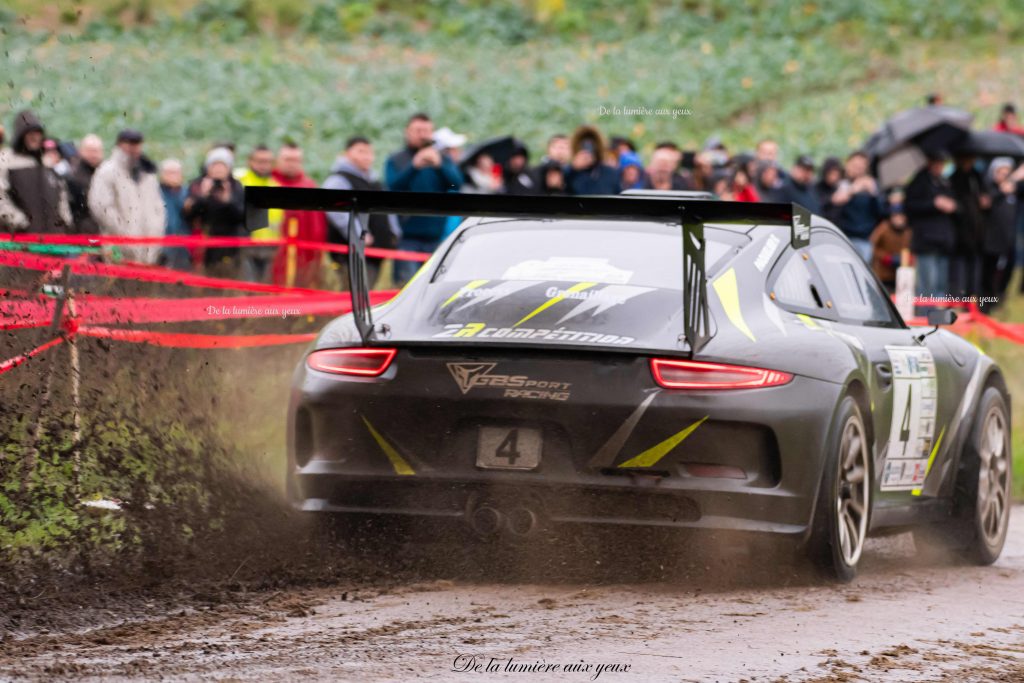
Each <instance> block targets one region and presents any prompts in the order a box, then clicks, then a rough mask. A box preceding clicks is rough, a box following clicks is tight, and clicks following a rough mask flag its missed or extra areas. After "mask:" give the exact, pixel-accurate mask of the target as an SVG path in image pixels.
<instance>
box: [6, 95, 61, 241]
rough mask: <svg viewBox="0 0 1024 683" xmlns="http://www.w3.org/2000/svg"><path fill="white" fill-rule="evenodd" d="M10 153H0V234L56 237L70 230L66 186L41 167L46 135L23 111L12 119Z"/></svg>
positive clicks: (32, 118) (44, 167)
mask: <svg viewBox="0 0 1024 683" xmlns="http://www.w3.org/2000/svg"><path fill="white" fill-rule="evenodd" d="M12 132H13V134H14V136H13V138H12V139H11V149H10V150H2V151H0V230H3V231H6V232H35V233H60V232H64V231H66V230H68V229H70V228H71V225H72V216H71V208H70V205H69V203H68V191H67V186H66V185H65V184H64V180H63V179H62V178H61V177H60V176H58V175H57V174H56V173H55V172H54V171H53V169H51V168H48V167H47V166H46V165H45V164H44V163H43V142H44V141H45V139H46V131H45V130H44V128H43V124H42V123H41V122H40V121H39V119H38V118H37V117H36V115H35V114H34V113H33V112H31V111H29V110H25V111H22V112H19V113H18V115H17V116H16V117H15V118H14V125H13V126H12Z"/></svg>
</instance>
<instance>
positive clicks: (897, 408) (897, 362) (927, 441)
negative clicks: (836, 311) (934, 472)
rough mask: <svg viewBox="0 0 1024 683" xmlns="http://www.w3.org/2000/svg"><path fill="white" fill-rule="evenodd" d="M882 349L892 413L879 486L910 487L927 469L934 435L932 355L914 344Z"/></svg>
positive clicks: (935, 395)
mask: <svg viewBox="0 0 1024 683" xmlns="http://www.w3.org/2000/svg"><path fill="white" fill-rule="evenodd" d="M885 350H886V353H888V354H889V361H890V363H891V364H892V377H893V379H892V413H893V414H892V422H891V426H890V429H889V446H888V448H887V450H886V458H885V467H884V469H883V470H882V486H881V488H882V490H883V491H905V490H912V489H914V488H917V487H919V486H920V485H921V484H922V483H923V482H924V478H925V475H926V474H927V473H928V460H929V456H930V453H931V448H932V442H933V439H934V435H935V416H936V408H937V405H936V404H937V401H938V384H937V380H936V374H935V359H934V358H932V352H931V351H929V350H928V349H925V348H921V347H917V346H887V347H886V348H885Z"/></svg>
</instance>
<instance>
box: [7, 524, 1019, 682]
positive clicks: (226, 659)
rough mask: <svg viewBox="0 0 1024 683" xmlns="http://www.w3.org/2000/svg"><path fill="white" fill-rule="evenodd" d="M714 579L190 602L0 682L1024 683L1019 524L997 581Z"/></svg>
mask: <svg viewBox="0 0 1024 683" xmlns="http://www.w3.org/2000/svg"><path fill="white" fill-rule="evenodd" d="M445 552H448V553H452V552H458V550H457V549H456V550H452V549H448V550H447V551H445ZM627 564H628V562H627ZM716 567H717V568H716ZM716 567H712V568H710V569H707V568H702V570H701V571H697V572H696V573H692V574H691V575H684V576H681V577H680V576H676V577H673V578H672V579H671V580H666V579H665V578H664V577H660V578H659V577H658V576H657V572H655V576H654V577H653V578H650V577H644V578H641V579H639V580H632V581H630V580H627V578H626V577H624V576H623V575H622V574H621V572H619V571H618V570H616V571H613V572H612V573H611V574H607V575H603V576H601V577H599V578H598V580H590V579H587V580H575V579H573V578H568V579H567V578H566V577H565V575H564V573H560V572H557V571H556V572H553V573H550V577H549V578H547V579H545V580H531V579H523V578H517V577H516V576H511V577H509V576H505V575H504V572H502V571H501V568H500V567H498V568H497V571H496V574H492V576H490V577H488V576H484V577H479V576H476V577H470V576H465V575H463V576H460V575H459V574H458V572H456V573H455V578H454V579H445V578H439V574H443V572H434V573H433V575H432V574H431V572H430V571H421V572H420V578H421V580H418V581H414V582H412V583H407V582H404V581H399V582H396V583H395V584H392V585H390V586H384V585H382V584H377V585H373V584H367V583H363V584H360V583H358V582H346V581H342V580H340V579H339V581H338V582H337V583H336V584H334V585H327V586H318V587H315V588H308V587H307V588H293V589H283V590H277V591H264V592H250V593H246V594H244V595H243V594H237V593H233V594H228V595H227V596H224V595H212V596H210V595H203V594H195V595H192V596H190V597H189V599H187V600H183V601H182V604H181V605H180V606H173V607H171V608H168V609H164V608H161V609H160V610H158V611H156V612H154V613H151V614H149V615H143V616H139V615H138V614H134V615H133V616H131V617H127V616H126V615H125V614H119V613H117V611H116V610H115V611H97V612H96V613H95V614H92V615H90V616H89V619H88V621H91V622H92V626H91V627H89V628H84V629H73V630H64V631H61V632H57V631H52V632H38V631H37V632H35V633H27V634H21V635H18V636H15V637H9V638H8V639H7V640H5V641H3V642H2V643H0V679H4V680H7V679H23V678H26V679H38V680H43V679H45V680H54V679H75V680H100V679H102V680H152V679H155V678H163V679H171V680H182V679H184V680H303V679H307V680H351V681H405V680H412V679H428V680H452V681H476V680H506V681H511V680H529V681H590V680H599V681H739V680H749V681H775V680H784V681H811V680H814V681H861V680H863V681H958V682H959V681H1024V507H1018V508H1017V509H1016V510H1015V516H1014V518H1013V522H1012V523H1011V529H1010V538H1009V540H1008V542H1007V548H1006V550H1005V552H1004V554H1003V557H1002V558H1001V560H1000V561H999V563H998V564H997V565H996V566H994V567H987V568H976V567H952V566H937V567H936V566H923V565H922V564H921V562H920V561H919V560H917V559H915V557H914V554H913V545H912V542H911V541H910V539H909V537H908V536H901V537H895V538H892V539H880V540H877V541H874V542H872V544H871V545H870V546H869V553H868V555H867V557H866V559H865V566H864V568H863V571H862V573H861V576H860V577H859V578H858V580H857V581H856V582H855V583H854V584H852V585H849V586H839V587H836V586H826V585H822V584H820V583H818V582H816V581H814V580H812V579H809V578H807V577H803V578H799V577H797V578H794V576H793V575H784V576H775V577H774V578H768V579H764V578H761V575H760V573H759V572H760V570H761V569H763V567H760V566H759V563H758V562H757V561H756V560H754V561H752V562H751V561H749V560H742V559H737V560H736V561H732V560H729V559H728V558H727V559H726V560H725V561H724V562H723V563H720V564H718V565H716ZM489 571H491V572H494V571H495V569H491V570H489ZM730 571H731V573H732V575H731V576H728V577H726V578H723V576H722V575H723V574H726V573H730ZM748 572H749V573H750V575H751V576H752V577H753V576H755V575H756V578H753V579H748V577H745V576H744V574H745V573H748ZM570 573H571V572H570ZM641 573H642V572H641ZM513 574H515V572H513ZM449 575H450V574H449ZM752 584H753V585H752ZM510 658H511V662H510ZM554 667H558V668H557V669H555V668H554ZM489 669H490V670H489ZM510 669H514V670H510Z"/></svg>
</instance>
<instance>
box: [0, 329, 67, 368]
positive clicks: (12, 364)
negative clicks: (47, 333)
mask: <svg viewBox="0 0 1024 683" xmlns="http://www.w3.org/2000/svg"><path fill="white" fill-rule="evenodd" d="M62 341H64V337H57V338H56V339H51V340H50V341H48V342H46V343H45V344H42V345H41V346H37V347H36V348H34V349H32V350H31V351H28V352H26V353H23V354H21V355H20V356H15V357H14V358H9V359H8V360H5V361H3V362H0V375H2V374H4V373H5V372H9V371H10V370H13V369H14V368H16V367H18V366H19V365H21V364H22V363H24V362H25V361H27V360H28V359H29V358H32V357H33V356H38V355H39V354H40V353H42V352H43V351H46V350H47V349H51V348H53V347H54V346H56V345H57V344H60V343H61V342H62Z"/></svg>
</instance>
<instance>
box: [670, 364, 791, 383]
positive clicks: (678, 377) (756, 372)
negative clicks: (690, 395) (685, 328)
mask: <svg viewBox="0 0 1024 683" xmlns="http://www.w3.org/2000/svg"><path fill="white" fill-rule="evenodd" d="M651 374H652V375H654V381H655V382H657V383H658V384H660V385H661V386H663V387H665V388H666V389H759V388H762V387H776V386H779V385H780V384H786V383H787V382H789V381H790V380H791V379H793V375H791V374H789V373H788V372H781V371H779V370H765V369H764V368H751V367H746V366H742V365H726V364H725V363H705V362H703V361H695V360H669V359H664V358H652V359H651Z"/></svg>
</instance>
